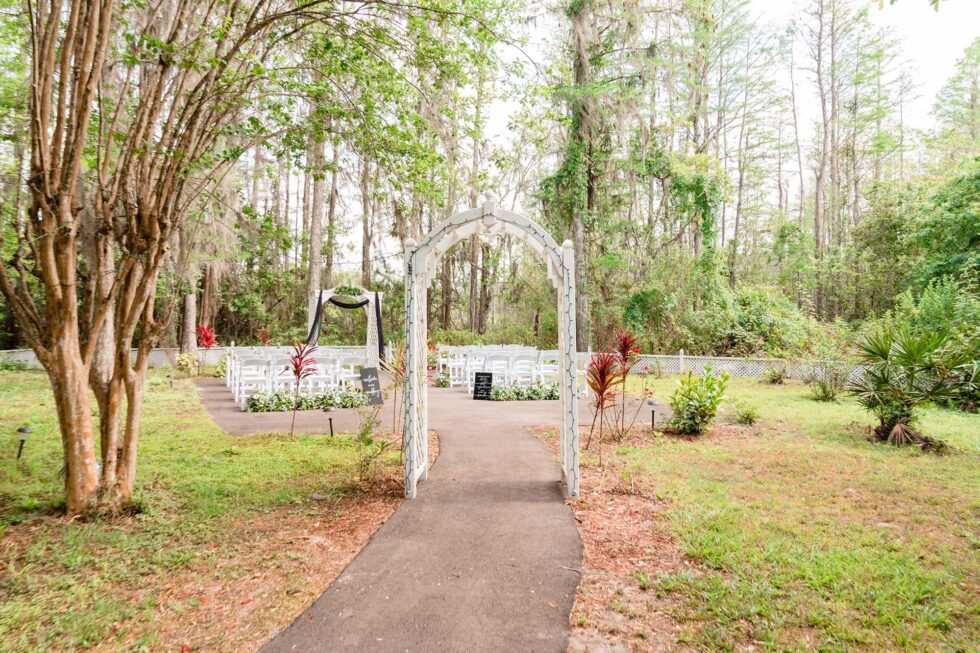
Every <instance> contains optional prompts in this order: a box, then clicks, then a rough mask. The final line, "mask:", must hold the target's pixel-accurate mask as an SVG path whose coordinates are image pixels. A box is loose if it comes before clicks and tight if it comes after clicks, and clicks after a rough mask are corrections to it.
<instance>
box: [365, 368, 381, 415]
mask: <svg viewBox="0 0 980 653" xmlns="http://www.w3.org/2000/svg"><path fill="white" fill-rule="evenodd" d="M361 390H363V391H364V394H366V395H367V400H368V405H369V406H380V405H381V404H383V403H384V402H385V399H384V397H383V396H382V395H381V379H379V378H378V368H376V367H362V368H361Z"/></svg>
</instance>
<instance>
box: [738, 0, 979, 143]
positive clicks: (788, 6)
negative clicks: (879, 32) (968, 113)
mask: <svg viewBox="0 0 980 653" xmlns="http://www.w3.org/2000/svg"><path fill="white" fill-rule="evenodd" d="M866 1H867V2H868V4H869V6H870V7H871V10H870V11H869V15H870V17H871V20H872V21H874V22H875V23H876V24H878V25H881V26H883V27H884V26H887V27H890V28H892V30H893V31H894V32H895V34H896V35H897V36H899V37H900V38H901V39H902V44H903V55H904V58H905V59H908V60H909V61H911V62H913V63H914V68H915V69H914V70H913V71H912V72H913V74H914V76H915V79H916V81H917V82H918V83H919V88H918V97H917V98H916V99H915V100H913V101H912V102H911V103H910V104H909V105H908V106H907V107H906V109H905V121H906V124H907V125H908V126H910V127H915V128H920V129H926V128H928V127H930V126H931V125H932V119H931V116H930V115H929V114H930V111H931V109H932V102H933V100H934V99H935V97H936V92H937V91H939V89H940V88H942V86H943V84H944V83H946V80H947V79H949V78H950V77H951V76H952V75H953V71H954V69H955V67H956V60H957V59H959V58H960V57H962V56H963V51H964V50H966V48H967V46H968V45H970V43H971V42H972V41H973V39H975V38H976V37H977V36H980V0H944V1H943V2H942V3H941V4H940V7H939V11H936V10H935V9H933V8H932V7H931V6H930V3H929V0H898V2H896V3H895V4H889V1H888V0H885V2H884V6H883V7H880V8H879V3H878V0H866ZM805 5H806V3H805V2H801V1H800V0H752V1H751V6H752V8H753V10H754V11H755V13H756V14H757V15H758V16H759V17H760V18H761V19H762V20H763V21H764V22H773V23H777V24H786V23H788V22H789V21H790V20H792V19H793V18H794V17H796V16H797V15H798V14H799V13H800V8H801V7H803V6H805Z"/></svg>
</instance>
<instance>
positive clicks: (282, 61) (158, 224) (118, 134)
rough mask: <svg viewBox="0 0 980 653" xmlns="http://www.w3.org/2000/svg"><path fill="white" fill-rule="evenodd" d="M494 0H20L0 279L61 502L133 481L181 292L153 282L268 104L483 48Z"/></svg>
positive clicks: (334, 98) (265, 130)
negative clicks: (33, 360)
mask: <svg viewBox="0 0 980 653" xmlns="http://www.w3.org/2000/svg"><path fill="white" fill-rule="evenodd" d="M496 6H497V5H496V4H495V3H493V2H485V1H482V0H481V1H475V0H451V1H450V2H447V3H440V4H439V5H438V6H435V7H419V6H417V5H415V4H412V3H401V2H399V1H398V0H394V1H387V0H385V1H380V0H377V1H375V0H368V1H367V2H356V3H354V2H345V1H344V0H330V1H322V0H297V1H290V0H243V1H236V2H219V1H217V0H204V1H201V0H162V2H154V3H149V4H148V5H144V4H142V3H135V4H133V3H122V2H114V1H113V0H44V1H41V2H38V3H28V10H29V11H28V12H27V16H26V22H27V26H28V34H27V38H26V42H27V45H26V47H27V49H28V51H29V58H30V71H29V75H30V79H29V93H28V94H29V110H28V118H29V120H28V123H29V127H28V130H27V131H28V136H29V165H28V173H27V182H26V190H27V192H28V195H29V207H28V210H27V212H26V215H22V214H16V215H14V216H13V219H12V224H10V225H5V228H4V230H3V231H0V235H7V242H6V243H3V242H0V254H2V256H3V264H2V265H0V289H2V291H3V294H4V297H5V299H6V301H7V304H8V307H9V311H10V312H11V313H12V314H13V315H14V316H15V318H16V321H17V324H18V326H19V329H20V332H21V334H22V337H23V338H24V339H25V340H26V341H27V342H28V343H29V344H30V346H31V347H32V349H33V350H34V351H35V352H36V354H37V356H38V359H39V361H40V362H41V364H42V365H43V366H44V368H45V370H46V371H47V373H48V377H49V379H50V381H51V386H52V390H53V393H54V400H55V406H56V409H57V415H58V422H59V426H60V430H61V437H62V443H63V446H64V466H65V499H66V508H67V511H68V512H69V513H70V514H74V513H79V512H82V511H85V510H87V509H89V508H90V507H92V506H94V505H96V504H97V503H102V504H103V505H105V506H107V507H109V508H111V509H118V508H119V507H121V506H123V505H124V504H125V502H126V501H127V500H128V499H129V497H130V496H131V494H132V492H133V488H134V482H135V478H136V454H137V446H138V442H139V432H140V423H141V413H142V409H143V386H144V381H145V377H146V373H147V367H148V363H149V353H150V350H151V348H152V347H153V346H154V345H155V344H156V342H157V340H158V339H159V337H160V335H161V333H162V332H163V330H164V329H165V327H166V326H167V324H168V322H169V321H170V319H171V314H172V312H173V308H174V299H173V298H177V297H179V294H180V293H179V292H176V291H174V292H169V293H167V292H164V291H165V290H166V288H165V285H164V279H165V278H166V279H172V280H173V281H172V282H173V283H175V284H177V285H179V284H180V283H181V278H182V270H184V269H186V267H187V261H186V257H184V256H183V255H181V254H180V253H175V252H174V248H173V247H172V244H173V242H174V240H175V238H176V236H177V235H178V234H179V233H180V232H181V230H184V229H190V230H192V229H193V226H192V225H191V224H189V223H188V220H187V216H188V215H189V214H190V213H192V212H194V211H198V210H200V206H201V199H202V197H205V196H207V194H208V193H210V192H212V191H213V189H214V188H215V186H216V184H218V183H220V181H221V180H222V178H223V176H224V175H225V173H226V172H227V170H228V169H229V167H230V166H231V165H232V164H233V163H234V162H235V161H236V159H238V158H239V156H240V155H241V154H242V153H243V152H244V151H246V150H248V149H249V148H250V147H252V146H253V145H255V144H257V143H259V142H261V141H262V140H264V139H266V138H268V137H269V136H270V134H271V132H272V131H273V130H280V132H281V131H282V130H287V129H289V125H288V124H285V123H286V122H288V121H284V120H279V121H276V120H268V121H267V122H268V123H274V127H270V126H268V124H266V122H264V121H263V117H266V116H268V115H269V114H270V113H272V114H275V112H274V111H270V109H269V107H270V105H273V104H274V103H275V102H276V101H277V98H279V99H280V101H286V100H281V98H294V97H296V96H297V95H302V93H303V92H304V88H305V87H304V86H303V83H304V81H306V80H309V79H312V78H314V72H316V71H327V78H326V79H325V78H324V75H322V74H320V75H317V79H318V82H319V84H320V86H321V87H322V85H323V84H329V85H331V87H332V88H333V89H334V90H335V91H336V93H335V94H334V95H327V96H324V95H323V94H320V100H321V102H323V103H325V104H326V105H329V106H331V107H333V108H334V110H335V111H334V113H335V115H340V116H343V115H345V112H346V115H351V114H355V113H356V111H357V109H356V107H354V106H353V105H352V104H348V105H345V104H344V101H343V98H344V97H346V96H345V90H346V88H345V86H353V85H354V84H356V79H357V76H358V71H359V70H360V68H359V67H363V68H370V69H371V70H376V69H378V68H388V69H390V70H399V69H406V68H405V66H404V65H403V64H404V63H405V62H410V63H411V65H412V66H418V65H423V66H425V65H431V66H433V67H438V65H439V59H440V57H444V56H447V53H449V52H454V51H453V50H451V48H456V49H459V48H464V47H471V48H472V49H473V50H474V51H476V50H477V47H476V45H475V43H476V41H480V40H483V41H487V40H490V39H491V37H492V29H490V23H491V22H492V20H493V19H492V18H487V16H489V15H491V14H493V12H494V7H496ZM422 23H426V24H429V25H431V26H433V27H438V28H439V29H438V30H435V31H437V32H440V33H441V34H443V35H446V34H449V33H452V34H453V38H452V39H449V41H450V42H452V43H453V45H452V46H449V45H446V40H445V39H441V40H438V41H437V40H436V39H435V38H430V37H429V36H427V33H426V31H425V30H419V29H416V28H415V26H417V25H419V24H422ZM314 42H316V43H317V44H318V47H316V48H314V47H312V46H311V44H312V43H314ZM330 43H334V44H340V43H343V44H345V48H347V49H345V48H329V47H325V46H324V44H327V45H329V44H330ZM349 48H354V49H355V50H356V51H357V52H358V53H359V58H358V59H357V60H355V61H347V62H346V63H345V65H344V66H343V67H339V68H342V70H343V73H342V74H340V73H336V72H335V71H336V70H337V68H338V66H335V65H334V63H335V62H333V61H332V60H331V57H339V56H343V54H344V52H346V51H349ZM307 51H314V52H316V56H315V57H312V58H307V57H305V56H304V55H303V53H304V52H307ZM310 59H311V60H310ZM399 81H400V80H399ZM392 83H394V82H392ZM338 98H339V99H338ZM384 102H385V100H384V96H382V97H381V99H380V100H379V104H380V108H378V107H376V108H375V110H376V112H377V113H383V111H384V106H385V104H384ZM263 111H264V112H265V113H263ZM352 122H353V121H352ZM319 137H320V138H329V136H328V135H324V134H322V133H321V134H319ZM162 273H165V274H162ZM161 289H163V290H161ZM134 350H135V355H133V354H132V352H133V351H134ZM90 388H91V389H92V390H93V391H94V395H95V397H96V401H97V403H98V407H97V408H98V415H99V423H100V429H101V432H100V438H99V450H97V448H96V447H97V445H96V438H95V433H94V421H93V410H92V407H91V405H90V400H89V389H90ZM99 453H101V459H102V465H101V472H100V467H99V465H98V464H97V456H98V455H99Z"/></svg>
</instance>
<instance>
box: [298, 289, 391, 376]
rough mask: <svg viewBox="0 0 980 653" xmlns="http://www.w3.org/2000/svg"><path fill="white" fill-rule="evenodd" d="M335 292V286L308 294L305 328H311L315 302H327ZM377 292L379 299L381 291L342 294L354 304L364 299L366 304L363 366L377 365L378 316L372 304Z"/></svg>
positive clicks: (314, 313)
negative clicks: (319, 292) (318, 292)
mask: <svg viewBox="0 0 980 653" xmlns="http://www.w3.org/2000/svg"><path fill="white" fill-rule="evenodd" d="M336 294H337V289H336V288H330V289H328V290H324V291H323V292H322V293H321V294H313V295H310V298H309V307H308V311H307V318H306V330H307V332H309V330H310V329H311V328H313V321H314V319H315V318H316V309H317V302H318V301H321V302H323V303H324V304H327V303H329V301H330V299H331V298H332V297H333V296H334V295H336ZM375 294H377V296H378V301H379V302H380V301H381V298H382V295H383V293H373V292H369V291H367V290H363V291H362V292H361V294H360V295H354V296H350V295H344V297H351V299H353V300H354V303H355V304H359V303H361V302H363V301H366V302H367V304H365V305H364V314H365V316H366V317H367V331H366V333H365V342H364V359H365V367H378V362H379V355H378V354H379V349H378V318H377V311H376V309H375V305H374V302H375V300H374V296H375Z"/></svg>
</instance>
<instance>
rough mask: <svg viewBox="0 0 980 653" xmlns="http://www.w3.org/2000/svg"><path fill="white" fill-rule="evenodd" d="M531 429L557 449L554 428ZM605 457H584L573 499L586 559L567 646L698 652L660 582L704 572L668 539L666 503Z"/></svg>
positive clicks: (584, 649) (627, 469)
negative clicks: (593, 459)
mask: <svg viewBox="0 0 980 653" xmlns="http://www.w3.org/2000/svg"><path fill="white" fill-rule="evenodd" d="M534 432H535V435H537V436H538V437H539V438H541V439H542V440H543V441H544V442H545V443H546V444H548V446H550V447H551V448H552V449H553V450H555V451H556V452H557V436H556V433H555V430H554V429H553V428H540V429H534ZM636 432H637V433H639V430H636ZM607 446H610V445H607ZM605 458H606V459H607V460H605V466H604V467H602V468H599V467H598V466H597V465H595V464H592V463H591V462H590V461H583V463H582V464H581V468H580V474H581V486H582V494H581V496H580V497H579V499H578V500H577V501H574V502H572V503H571V506H572V509H573V510H574V512H575V521H576V522H577V524H578V529H579V534H580V535H581V537H582V545H583V561H582V576H581V581H580V582H579V586H578V592H577V594H576V597H575V605H574V607H573V608H572V614H571V619H570V621H571V625H572V635H571V637H570V639H569V644H568V650H569V651H685V650H694V649H693V648H691V647H688V646H687V645H685V644H684V643H683V642H682V639H683V637H682V628H681V625H680V624H679V623H678V622H677V621H676V619H675V618H674V617H673V614H674V612H675V610H676V609H677V608H678V604H677V602H676V601H675V600H674V599H673V598H672V597H671V596H669V595H666V594H663V593H660V592H658V591H657V586H658V582H657V579H658V578H659V577H660V576H662V575H665V574H677V573H695V574H696V573H700V571H699V570H698V568H697V565H695V564H694V563H693V562H691V561H690V560H687V559H685V557H684V556H683V555H682V554H681V552H680V551H679V550H678V548H677V545H676V544H675V542H674V541H673V539H672V538H671V536H670V524H669V523H668V522H667V519H666V516H665V514H664V511H665V507H666V506H665V503H664V502H663V501H660V500H658V499H657V498H656V497H655V496H653V494H652V493H651V492H650V491H649V489H648V488H647V487H645V486H644V485H643V484H641V483H640V482H638V479H636V478H635V477H634V476H633V475H632V474H631V473H630V471H629V468H628V467H626V466H624V465H620V464H618V463H617V462H610V461H609V460H608V459H609V458H611V456H606V457H605Z"/></svg>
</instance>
